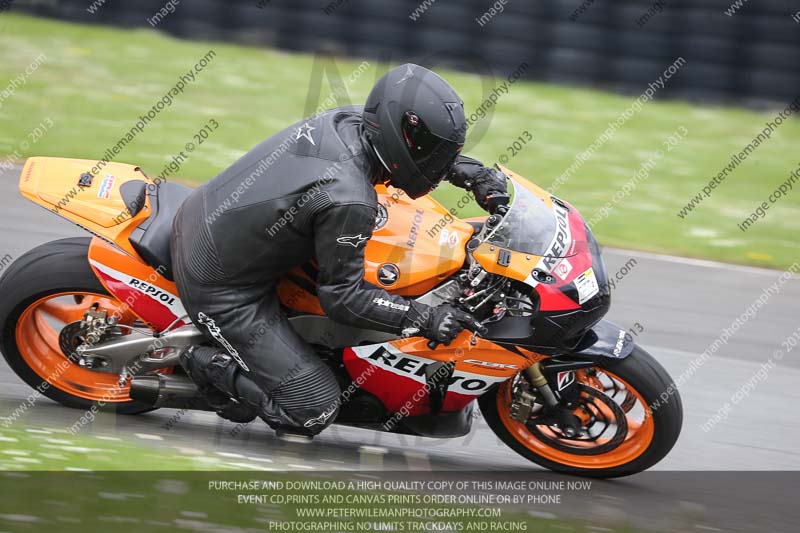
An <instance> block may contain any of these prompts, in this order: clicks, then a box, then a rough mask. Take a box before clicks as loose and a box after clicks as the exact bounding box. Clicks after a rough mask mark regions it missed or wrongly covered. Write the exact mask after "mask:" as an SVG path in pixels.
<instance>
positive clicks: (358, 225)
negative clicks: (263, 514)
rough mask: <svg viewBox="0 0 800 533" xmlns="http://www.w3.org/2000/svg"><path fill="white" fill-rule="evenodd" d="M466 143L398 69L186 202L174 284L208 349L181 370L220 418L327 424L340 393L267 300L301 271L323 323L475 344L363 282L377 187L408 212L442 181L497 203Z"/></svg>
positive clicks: (458, 104) (445, 320)
mask: <svg viewBox="0 0 800 533" xmlns="http://www.w3.org/2000/svg"><path fill="white" fill-rule="evenodd" d="M466 130H467V123H466V120H465V116H464V107H463V102H462V101H461V99H460V98H459V96H458V94H456V92H455V90H454V89H453V88H452V87H451V86H450V85H449V84H448V83H447V82H446V81H444V80H443V79H442V78H441V77H439V76H438V75H437V74H435V73H433V72H432V71H430V70H428V69H426V68H423V67H421V66H418V65H413V64H405V65H402V66H399V67H397V68H394V69H392V70H390V71H389V72H388V73H386V74H385V75H384V76H383V77H381V78H380V80H379V81H378V82H377V83H376V85H375V87H374V88H373V89H372V91H371V92H370V94H369V97H368V98H367V101H366V104H365V106H364V107H363V110H362V109H361V108H358V107H340V108H336V109H331V110H329V111H325V112H323V113H321V114H319V115H316V116H314V117H311V118H308V119H304V120H301V121H300V122H298V123H296V124H294V125H292V126H290V127H289V128H287V129H285V130H284V131H282V132H280V133H277V134H275V135H273V136H272V137H270V138H268V139H266V140H265V141H263V142H261V143H260V144H258V145H257V146H256V147H255V148H253V149H252V150H250V151H249V152H248V153H247V154H245V155H244V156H243V157H242V158H241V159H239V160H238V161H236V162H235V163H233V165H231V166H230V167H229V168H227V169H226V170H224V171H223V172H222V173H221V174H220V175H218V176H217V177H215V178H213V179H212V180H210V181H208V182H206V183H204V184H203V185H202V186H200V187H199V188H197V189H196V190H195V191H193V192H192V194H191V195H190V196H189V197H188V199H187V200H186V201H185V202H184V204H183V205H182V207H181V208H180V210H179V212H178V214H177V215H176V217H175V221H174V224H173V235H172V242H171V251H172V256H173V270H174V273H175V281H176V283H177V285H178V289H179V291H180V294H181V298H182V299H183V301H184V304H185V307H186V309H187V310H188V312H189V314H190V316H191V318H192V320H193V322H195V324H197V325H198V327H199V328H200V329H201V330H202V331H203V332H204V333H205V334H206V335H207V336H208V337H209V338H210V339H212V340H213V341H214V342H215V344H216V345H217V347H215V348H209V347H197V346H195V347H191V348H189V349H187V350H185V351H184V352H183V353H182V354H181V364H182V366H183V367H184V368H185V369H186V371H187V373H188V374H189V375H190V377H191V378H192V379H193V380H194V381H195V383H196V384H197V385H198V388H199V389H200V391H201V393H202V394H203V395H204V396H205V398H206V399H207V401H208V403H209V404H210V405H211V406H212V407H213V408H215V409H216V410H217V412H218V414H219V415H220V416H222V417H224V418H227V419H230V420H234V421H237V422H249V421H251V420H253V419H254V418H255V417H256V416H260V417H261V418H262V419H264V421H266V422H267V423H268V424H269V425H270V426H271V427H273V428H275V429H282V430H285V431H288V432H292V433H301V434H305V435H314V434H316V433H318V432H319V431H321V430H323V429H324V428H325V427H327V426H328V425H329V424H330V423H331V422H332V421H333V420H334V418H335V415H336V413H337V411H338V408H339V403H340V400H339V398H340V394H341V391H340V387H339V384H338V383H337V380H336V378H335V376H334V374H333V372H332V371H331V369H330V368H328V366H327V365H326V364H325V363H324V362H323V361H322V360H320V359H319V358H318V357H317V355H316V354H315V353H314V351H313V349H312V348H311V347H310V346H309V345H308V344H307V343H306V342H305V341H304V340H303V339H302V338H300V336H299V335H298V334H297V333H296V332H295V331H294V330H293V328H292V326H291V325H290V324H289V321H288V320H287V318H286V316H284V314H283V312H282V310H281V305H280V301H279V299H278V296H277V293H276V283H277V281H278V280H279V279H280V278H281V276H282V275H283V274H284V273H285V272H287V271H288V270H289V269H291V268H293V267H296V266H298V265H301V264H305V263H308V262H309V261H311V260H314V261H316V266H317V267H318V273H317V274H316V281H317V288H316V291H317V293H316V295H317V297H318V298H319V301H320V304H321V305H322V308H323V309H324V311H325V312H326V314H327V315H328V317H330V318H331V319H333V320H334V321H337V322H341V323H345V324H348V325H352V326H357V327H360V328H366V329H373V330H381V331H386V332H391V333H395V334H398V335H399V334H406V335H421V336H424V337H427V338H429V339H431V340H435V341H437V342H442V343H445V344H449V343H450V341H452V340H453V339H454V338H455V336H456V335H458V333H460V332H461V331H462V330H464V329H470V330H473V331H481V330H483V326H482V325H481V324H480V323H479V322H477V321H476V319H475V318H474V317H472V316H471V315H469V314H468V313H465V312H463V311H461V310H459V309H457V308H455V307H453V306H451V305H448V304H443V305H440V306H438V307H429V306H427V305H423V304H421V303H418V302H415V301H412V300H408V299H405V298H402V297H400V296H397V295H394V294H390V293H388V292H386V291H385V290H383V289H381V288H379V287H377V286H374V285H371V284H370V283H368V282H366V281H365V280H364V279H363V277H364V247H365V244H366V241H367V240H368V239H369V238H370V236H371V235H372V231H373V228H374V226H375V223H376V215H377V213H378V201H377V194H376V192H375V189H374V185H375V184H377V183H388V184H390V185H392V186H393V187H396V188H398V189H401V190H402V191H404V192H405V193H406V194H407V195H408V196H409V197H411V198H419V197H421V196H424V195H426V194H428V193H429V192H430V191H431V190H432V189H433V188H435V187H436V186H437V185H438V184H439V183H440V182H441V181H442V180H443V179H447V180H448V181H450V182H451V183H453V184H454V185H456V186H459V187H462V188H465V189H467V190H470V191H472V192H473V193H474V195H475V198H476V200H477V203H478V204H479V205H480V206H481V207H482V208H484V209H487V207H489V205H488V202H490V201H491V199H492V198H496V197H498V195H497V194H495V193H505V192H506V182H505V176H504V175H503V174H502V173H500V172H499V171H497V170H494V169H491V168H487V167H484V166H483V165H482V164H481V163H480V162H478V161H476V160H474V159H471V158H468V157H464V156H461V155H459V152H460V151H461V149H462V148H463V145H464V141H465V138H466ZM500 196H501V195H500ZM506 198H507V197H506Z"/></svg>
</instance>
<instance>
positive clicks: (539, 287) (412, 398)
mask: <svg viewBox="0 0 800 533" xmlns="http://www.w3.org/2000/svg"><path fill="white" fill-rule="evenodd" d="M93 164H96V162H93V161H88V160H79V159H66V158H48V157H32V158H30V159H28V160H27V161H26V163H25V166H24V168H23V170H22V174H21V175H20V191H21V193H22V194H23V195H24V196H25V197H26V198H28V199H29V200H31V201H33V202H34V203H37V204H39V205H40V206H43V207H45V208H47V209H49V210H51V211H53V212H55V213H56V214H58V215H60V216H62V217H64V218H66V219H68V220H70V221H72V222H73V223H75V224H77V225H79V226H80V227H82V228H84V229H85V230H87V231H88V232H89V233H91V234H92V235H93V236H92V237H87V238H70V239H61V240H56V241H53V242H49V243H47V244H43V245H41V246H38V247H36V248H34V249H33V250H31V251H30V252H28V253H26V254H25V255H23V256H21V257H19V258H18V259H17V260H16V261H15V262H14V263H13V264H12V265H11V266H10V267H9V268H8V269H7V270H6V272H5V274H4V276H3V277H2V279H0V294H2V295H3V298H2V303H0V324H2V337H1V338H0V348H2V351H3V355H4V356H5V359H6V361H8V364H9V365H10V366H11V368H12V369H13V370H14V371H15V372H16V373H17V375H19V377H20V378H22V379H23V380H24V381H25V382H26V383H28V384H29V385H30V386H31V387H39V388H40V389H42V388H44V389H45V390H44V391H43V392H44V394H45V395H46V396H48V397H49V398H51V399H53V400H55V401H57V402H59V403H61V404H64V405H67V406H70V407H75V408H79V409H89V408H91V407H92V406H93V405H94V404H99V405H104V406H106V407H108V406H113V407H114V408H115V410H116V411H117V412H118V413H125V414H136V413H142V412H145V411H149V410H153V409H157V408H161V407H167V408H185V409H209V408H208V406H207V405H206V404H205V403H204V402H203V400H202V398H200V397H199V396H198V393H197V390H196V388H195V386H194V384H193V383H192V382H191V381H190V380H189V379H188V377H187V376H186V374H185V373H184V372H183V371H182V369H181V367H180V365H179V364H178V356H179V354H180V352H181V350H183V349H184V348H186V347H187V346H191V345H208V344H209V340H208V339H207V337H205V336H204V335H203V334H202V333H201V331H200V330H199V329H198V327H197V325H196V324H193V323H192V322H191V320H190V318H189V317H188V316H187V313H186V311H185V310H184V308H183V306H182V304H181V299H180V295H179V294H178V291H177V288H176V286H175V283H174V282H173V281H172V274H171V270H170V252H169V240H170V232H171V224H172V219H173V217H174V215H175V212H176V211H177V209H178V207H179V206H180V205H181V202H182V201H183V200H184V199H185V197H186V196H187V194H188V193H189V192H190V189H188V188H187V187H183V186H181V185H178V184H175V183H171V182H170V183H168V182H160V183H159V182H158V181H159V180H156V181H154V180H152V179H150V178H149V177H147V176H146V175H145V174H144V173H143V172H142V171H141V169H140V168H138V167H136V166H133V165H127V164H122V163H114V162H111V163H108V164H107V165H106V167H105V168H104V169H103V171H102V172H101V173H100V174H99V175H97V176H94V175H93V174H90V173H88V172H87V169H89V168H90V167H91V166H92V165H93ZM498 168H500V170H502V171H503V172H504V173H505V174H506V175H507V176H508V177H509V180H510V183H511V184H512V186H513V200H512V201H511V202H510V204H509V205H500V206H498V208H497V209H496V210H495V212H494V214H492V215H490V216H488V217H482V218H477V219H470V220H462V219H459V218H457V217H455V216H454V213H455V211H454V210H447V209H446V208H445V207H443V206H442V205H441V204H439V203H438V202H437V201H436V200H434V199H433V198H431V197H430V196H426V197H423V198H419V199H417V200H411V199H409V198H408V197H406V196H404V195H403V194H402V192H401V191H399V190H397V189H392V188H390V187H385V186H383V185H378V186H376V189H377V192H378V196H379V200H380V206H379V213H378V216H377V218H376V221H375V227H374V233H373V236H372V238H371V239H370V240H369V242H368V243H367V246H366V251H365V279H366V280H367V281H369V282H371V283H373V284H375V285H378V286H381V287H384V288H386V290H388V291H390V292H393V293H396V294H400V295H403V296H405V297H407V298H414V299H417V300H419V301H421V302H423V303H426V304H429V305H438V304H441V303H445V302H448V303H451V304H453V305H456V306H459V307H460V308H462V309H464V310H465V311H468V312H470V313H472V314H473V315H474V316H476V317H477V318H478V319H479V320H480V321H481V322H482V324H483V325H484V326H485V328H486V332H485V334H482V335H480V336H479V335H477V334H475V333H472V332H469V331H464V332H462V333H461V334H460V335H459V336H458V337H457V338H456V339H455V340H454V341H453V342H452V343H451V344H449V345H447V346H443V345H437V344H436V343H433V342H429V341H427V340H426V339H424V338H421V337H415V336H408V335H407V336H405V337H404V336H396V335H390V334H386V333H382V332H377V331H370V330H362V329H357V328H353V327H348V326H344V325H340V324H336V323H334V322H333V321H331V320H330V319H328V318H327V317H326V316H325V313H324V311H323V310H322V308H321V306H320V303H319V300H318V299H317V298H316V296H315V292H316V286H315V283H316V282H315V275H316V270H315V266H314V263H313V261H312V262H310V263H309V264H306V265H302V266H300V267H297V268H295V269H293V270H291V271H290V272H287V273H286V275H285V276H284V278H283V279H282V280H281V281H280V283H279V286H278V294H279V297H280V299H281V302H282V304H283V306H284V308H285V311H286V313H287V316H288V317H289V320H290V321H291V324H292V326H293V327H294V328H295V329H296V331H297V332H298V333H299V334H300V335H301V336H302V337H303V338H304V339H305V340H306V341H307V342H308V343H309V344H310V345H312V346H313V347H314V349H315V351H316V352H317V354H318V355H319V357H320V358H322V359H323V360H324V361H325V362H326V363H327V364H329V365H330V367H331V368H332V369H333V370H334V372H335V374H336V376H337V378H338V380H339V381H340V385H341V389H342V395H341V397H340V400H341V403H340V406H339V407H340V409H339V413H338V415H337V418H336V420H335V423H336V424H344V425H350V426H356V427H361V428H368V429H372V430H376V431H386V432H396V433H402V434H409V435H419V436H425V437H440V438H452V437H459V436H463V435H465V434H467V433H468V432H469V431H470V428H471V424H472V420H473V409H474V407H475V405H476V404H477V406H478V407H479V409H480V411H481V413H482V415H483V417H484V418H485V420H486V421H487V423H488V425H489V427H490V428H491V429H492V430H493V431H494V433H495V434H496V435H497V436H498V437H499V438H500V439H501V440H502V441H503V442H504V443H505V444H507V445H508V446H509V447H510V448H511V449H512V450H514V451H515V452H517V453H519V454H520V455H522V456H523V457H525V458H527V459H529V460H530V461H533V462H534V463H537V464H538V465H541V466H543V467H545V468H548V469H551V470H554V471H558V472H564V473H570V474H578V475H583V476H592V477H602V478H610V477H618V476H625V475H629V474H633V473H636V472H640V471H642V470H645V469H647V468H649V467H651V466H653V465H654V464H656V463H657V462H658V461H660V460H661V459H662V458H663V457H664V456H666V454H667V453H668V452H669V451H670V449H671V448H672V447H673V445H674V444H675V442H676V440H677V439H678V435H679V433H680V430H681V424H682V418H683V414H682V406H681V400H680V396H679V394H678V392H677V390H676V389H675V387H674V385H673V383H672V379H671V378H670V376H669V375H668V373H667V372H666V371H665V370H664V368H663V367H662V366H661V365H660V364H659V363H658V362H657V361H656V360H655V359H654V358H653V357H652V356H651V355H649V354H648V353H647V352H646V351H645V350H643V349H642V348H641V347H639V346H637V345H636V344H635V343H634V341H633V338H632V336H631V335H630V334H629V333H628V332H627V331H626V330H625V329H623V328H621V327H618V326H616V325H614V324H613V323H611V322H609V321H607V320H605V319H604V318H603V317H604V315H605V314H606V312H607V311H608V309H609V306H610V302H611V298H610V291H609V285H608V279H607V273H606V268H605V266H604V264H603V260H602V257H601V253H600V248H599V246H598V244H597V241H596V240H595V238H594V236H593V234H592V232H591V231H590V229H589V227H588V225H587V224H586V223H585V222H584V220H583V218H582V217H581V215H580V214H579V213H578V211H577V210H576V209H575V208H574V207H573V206H572V205H570V204H569V203H567V202H565V201H563V200H561V199H560V198H557V197H555V196H553V195H551V194H550V193H548V192H547V191H545V190H544V189H542V188H540V187H538V186H536V185H535V184H533V183H531V182H530V181H528V180H526V179H524V178H522V177H520V176H518V175H516V174H514V173H513V172H512V171H511V170H509V169H507V168H503V167H498ZM201 318H202V317H201ZM406 333H407V334H408V333H409V332H408V331H407V332H406ZM411 333H413V332H411ZM253 334H254V335H257V334H258V332H253ZM44 382H46V383H47V384H48V386H47V387H41V385H42V384H43V383H44Z"/></svg>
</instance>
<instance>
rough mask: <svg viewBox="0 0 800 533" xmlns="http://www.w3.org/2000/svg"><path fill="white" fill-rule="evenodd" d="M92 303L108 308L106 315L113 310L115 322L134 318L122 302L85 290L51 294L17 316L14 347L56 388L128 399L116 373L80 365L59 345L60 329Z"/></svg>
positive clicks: (93, 397) (98, 398) (111, 399)
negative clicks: (115, 314) (68, 356)
mask: <svg viewBox="0 0 800 533" xmlns="http://www.w3.org/2000/svg"><path fill="white" fill-rule="evenodd" d="M70 300H72V301H70ZM95 303H96V304H98V308H99V309H100V310H106V311H108V314H109V316H110V315H112V314H114V313H115V312H116V313H117V314H118V315H119V317H120V318H119V320H118V321H119V323H122V324H126V323H127V324H130V323H132V322H133V320H134V317H133V315H132V314H131V313H130V312H129V311H127V307H126V306H125V305H124V304H122V303H120V302H119V301H118V300H116V299H114V298H111V297H109V296H104V295H100V294H95V293H89V292H74V293H58V294H51V295H49V296H45V297H44V298H40V299H39V300H37V301H35V302H33V303H32V304H31V305H29V306H28V307H27V309H25V311H23V313H22V315H20V317H19V320H18V322H17V328H16V341H17V347H18V349H19V352H20V354H21V355H22V359H23V360H24V361H25V363H27V365H28V366H29V367H30V368H31V370H33V371H34V372H35V373H36V374H37V375H38V376H39V377H40V378H42V381H43V382H47V383H49V384H50V386H52V387H55V388H56V389H58V390H61V391H63V392H66V393H68V394H72V395H74V396H78V397H79V398H84V399H86V400H92V401H102V402H108V403H118V402H128V401H130V400H131V398H130V396H129V388H130V387H129V386H128V385H127V384H125V385H124V386H119V385H118V380H119V375H117V374H110V373H106V372H98V371H95V370H89V369H87V368H83V367H81V366H79V365H78V364H76V363H74V362H73V361H71V360H70V359H69V358H67V357H66V356H65V355H64V353H63V352H62V351H61V348H60V347H59V342H58V340H59V339H58V337H59V333H60V331H61V328H63V326H64V325H66V324H69V323H71V322H75V321H77V320H81V319H82V318H83V315H84V313H85V312H86V311H87V310H88V309H89V308H90V307H91V306H92V305H93V304H95ZM54 322H55V323H56V324H55V325H54ZM58 323H61V326H60V327H59V326H58Z"/></svg>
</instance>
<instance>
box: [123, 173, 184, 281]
mask: <svg viewBox="0 0 800 533" xmlns="http://www.w3.org/2000/svg"><path fill="white" fill-rule="evenodd" d="M191 192H192V189H190V188H189V187H185V186H183V185H178V184H177V183H172V182H166V181H165V182H162V183H160V184H159V185H158V186H157V187H156V188H155V190H154V191H150V190H148V192H147V196H148V197H149V198H150V207H151V209H152V214H151V215H150V216H149V217H148V218H147V220H145V221H143V222H142V223H141V224H139V226H137V227H136V229H134V230H133V232H132V233H131V236H130V238H129V239H128V240H129V241H130V243H131V245H132V246H133V248H134V249H135V250H136V252H137V253H138V254H139V255H140V256H141V258H142V259H143V260H144V262H145V263H147V264H148V265H150V266H151V267H153V268H155V269H156V270H159V268H160V269H161V270H160V271H159V272H160V273H161V275H163V276H164V277H165V278H167V279H168V280H170V281H173V279H174V278H173V274H172V255H171V254H170V250H169V243H170V239H171V237H172V220H173V219H174V218H175V214H176V213H177V212H178V208H179V207H180V206H181V205H182V204H183V201H184V200H186V198H187V197H188V196H189V194H190V193H191Z"/></svg>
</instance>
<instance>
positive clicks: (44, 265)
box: [0, 238, 152, 414]
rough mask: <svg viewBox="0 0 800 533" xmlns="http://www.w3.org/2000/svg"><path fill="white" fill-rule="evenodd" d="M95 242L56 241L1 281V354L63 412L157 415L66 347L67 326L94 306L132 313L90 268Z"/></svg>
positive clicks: (17, 265)
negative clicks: (68, 352)
mask: <svg viewBox="0 0 800 533" xmlns="http://www.w3.org/2000/svg"><path fill="white" fill-rule="evenodd" d="M90 242H91V239H89V238H71V239H61V240H57V241H52V242H49V243H46V244H43V245H41V246H38V247H36V248H34V249H33V250H31V251H30V252H28V253H26V254H24V255H22V256H21V257H20V258H18V259H17V260H16V261H15V262H14V263H13V264H12V265H11V266H10V267H9V268H8V270H7V271H6V272H5V274H4V275H3V277H2V279H0V294H2V300H1V301H0V349H2V351H3V356H4V357H5V360H6V361H7V362H8V365H9V366H10V367H11V369H12V370H13V371H14V372H15V373H16V374H17V375H18V376H19V377H20V378H21V379H22V380H23V381H24V382H25V383H27V384H28V385H30V386H31V387H32V388H34V389H36V390H38V391H39V392H41V393H42V394H43V395H44V396H47V397H48V398H50V399H51V400H54V401H56V402H58V403H60V404H62V405H66V406H68V407H73V408H77V409H83V410H88V409H90V408H91V407H92V406H93V405H97V407H99V408H103V409H105V410H109V409H111V410H114V411H116V412H117V413H120V414H138V413H142V412H145V411H150V410H152V407H151V406H147V405H145V404H142V403H140V402H135V401H133V400H131V399H130V396H129V395H128V385H125V386H123V387H119V386H118V385H117V380H118V379H119V376H118V375H116V374H110V373H102V372H97V371H93V370H89V369H87V368H82V367H80V366H79V365H78V364H77V363H75V362H74V361H72V360H70V359H69V358H68V357H67V356H66V355H65V354H64V352H63V350H62V349H61V347H60V345H59V334H60V332H61V330H62V329H63V326H64V325H66V324H67V323H71V322H74V321H76V320H80V319H81V318H82V317H83V313H84V312H85V311H86V310H87V309H88V308H89V306H90V305H92V304H94V303H96V304H98V306H99V308H100V309H107V310H109V314H111V311H112V310H114V309H124V304H122V303H121V302H119V301H118V300H116V299H115V298H114V297H113V296H112V295H110V294H109V293H108V291H107V290H106V289H105V287H103V285H102V284H101V283H100V281H99V280H98V279H97V276H95V274H94V272H93V271H92V269H91V267H90V266H89V261H88V251H89V243H90ZM123 323H124V322H123ZM59 324H60V325H59Z"/></svg>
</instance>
